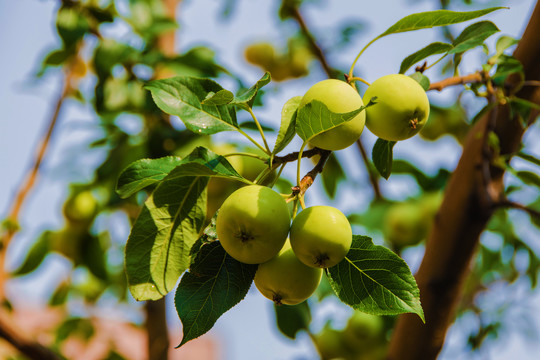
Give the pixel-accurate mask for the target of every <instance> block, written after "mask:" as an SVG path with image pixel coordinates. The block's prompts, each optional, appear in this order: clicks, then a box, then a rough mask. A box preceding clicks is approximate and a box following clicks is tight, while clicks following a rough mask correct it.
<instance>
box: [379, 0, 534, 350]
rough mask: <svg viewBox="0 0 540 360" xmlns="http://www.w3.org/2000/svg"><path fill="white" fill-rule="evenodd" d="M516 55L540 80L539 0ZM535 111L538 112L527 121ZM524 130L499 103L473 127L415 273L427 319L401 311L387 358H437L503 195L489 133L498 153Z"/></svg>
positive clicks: (513, 145)
mask: <svg viewBox="0 0 540 360" xmlns="http://www.w3.org/2000/svg"><path fill="white" fill-rule="evenodd" d="M514 56H515V57H516V58H517V59H518V60H520V61H521V62H522V64H523V66H524V72H525V79H526V80H538V79H540V66H539V64H540V3H537V4H536V7H535V9H534V11H533V14H532V16H531V19H530V21H529V24H528V26H527V28H526V30H525V33H524V35H523V38H522V40H521V42H520V43H519V45H518V47H517V49H516V51H515V52H514ZM517 96H518V97H521V98H524V99H527V100H529V101H532V102H535V103H537V104H540V88H539V87H532V86H526V87H523V88H522V89H521V90H520V91H519V92H518V94H517ZM537 115H538V112H534V113H533V114H532V115H531V118H530V119H528V120H529V123H530V122H532V121H533V120H534V118H535V117H536V116H537ZM525 130H526V129H525V128H524V127H523V126H522V124H521V122H520V121H519V120H518V119H517V118H512V117H511V116H510V111H509V107H508V106H507V105H498V106H497V107H495V108H494V109H493V110H492V111H491V112H490V113H489V114H487V115H486V116H484V117H483V118H482V119H481V120H479V121H478V122H477V123H476V124H475V125H474V127H473V128H472V129H471V130H470V133H469V135H468V138H467V140H466V142H465V145H464V148H463V154H462V156H461V158H460V161H459V163H458V166H457V168H456V169H455V171H454V173H453V174H452V177H451V179H450V181H449V184H448V186H447V189H446V192H445V197H444V201H443V203H442V206H441V208H440V210H439V213H438V214H437V217H436V219H435V223H434V226H433V229H432V231H431V234H430V236H429V239H428V241H427V244H426V252H425V255H424V258H423V260H422V263H421V265H420V268H419V270H418V273H417V274H416V281H417V282H418V286H419V288H420V296H421V301H422V306H423V308H424V312H425V317H426V323H425V324H423V323H422V322H421V321H420V320H419V318H418V316H416V315H412V314H405V315H401V316H400V317H399V319H398V322H397V325H396V328H395V331H394V335H393V337H392V340H391V343H390V349H389V354H388V359H393V360H394V359H395V360H398V359H399V360H407V359H411V360H413V359H414V360H424V359H435V358H436V357H437V356H438V354H439V352H440V351H441V348H442V346H443V343H444V340H445V337H446V332H447V330H448V327H449V325H450V324H451V322H452V320H453V318H454V316H455V311H456V308H457V306H458V304H459V301H460V297H461V293H462V290H463V285H464V281H465V279H466V278H467V275H468V274H469V271H470V264H471V259H472V258H473V256H474V254H475V250H476V249H477V247H478V243H479V238H480V234H481V233H482V231H483V230H484V229H485V227H486V225H487V223H488V221H489V219H490V217H491V215H492V214H493V212H494V210H495V208H496V203H497V201H500V200H502V199H503V198H504V183H503V175H504V171H503V170H501V169H500V168H494V167H491V166H490V163H491V159H492V157H493V156H495V155H494V154H493V153H492V151H491V149H490V148H489V147H488V146H487V136H488V134H489V132H490V131H494V132H495V134H496V135H497V136H498V137H499V140H500V147H501V148H500V154H501V155H511V154H513V153H515V152H516V151H517V150H518V149H519V146H520V143H521V138H522V136H523V133H524V131H525Z"/></svg>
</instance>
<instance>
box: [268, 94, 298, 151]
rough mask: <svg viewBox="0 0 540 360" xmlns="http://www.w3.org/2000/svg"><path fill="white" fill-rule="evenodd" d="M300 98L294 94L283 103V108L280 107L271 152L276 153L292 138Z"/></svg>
mask: <svg viewBox="0 0 540 360" xmlns="http://www.w3.org/2000/svg"><path fill="white" fill-rule="evenodd" d="M301 100H302V96H295V97H293V98H290V99H289V100H287V102H286V103H285V105H283V109H281V125H280V126H279V132H278V136H277V139H276V144H275V145H274V150H273V151H272V153H273V154H277V153H279V152H280V151H281V150H283V149H284V148H285V147H286V146H287V145H288V144H289V143H290V142H291V140H292V139H293V138H294V135H295V134H296V132H295V127H296V116H297V110H298V106H300V101H301Z"/></svg>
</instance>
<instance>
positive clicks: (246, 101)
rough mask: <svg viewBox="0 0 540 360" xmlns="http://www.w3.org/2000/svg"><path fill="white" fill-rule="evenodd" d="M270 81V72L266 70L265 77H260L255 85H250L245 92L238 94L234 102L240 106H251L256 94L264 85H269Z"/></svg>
mask: <svg viewBox="0 0 540 360" xmlns="http://www.w3.org/2000/svg"><path fill="white" fill-rule="evenodd" d="M269 82H270V73H269V72H265V73H264V75H263V77H262V78H260V79H259V80H258V81H257V82H256V83H255V85H253V86H252V87H250V88H249V89H248V90H247V91H246V92H245V93H243V94H242V95H240V96H237V97H235V98H234V101H233V102H232V104H234V105H239V106H242V107H244V106H247V107H251V106H252V105H253V101H254V100H255V96H256V95H257V92H258V91H259V89H261V88H262V87H263V86H265V85H267V84H268V83H269Z"/></svg>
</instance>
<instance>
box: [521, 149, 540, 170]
mask: <svg viewBox="0 0 540 360" xmlns="http://www.w3.org/2000/svg"><path fill="white" fill-rule="evenodd" d="M517 156H518V157H520V158H522V159H523V160H527V161H529V162H531V163H533V164H535V165H537V166H540V159H538V158H537V157H536V156H532V155H529V154H526V153H524V152H522V151H520V152H519V153H517Z"/></svg>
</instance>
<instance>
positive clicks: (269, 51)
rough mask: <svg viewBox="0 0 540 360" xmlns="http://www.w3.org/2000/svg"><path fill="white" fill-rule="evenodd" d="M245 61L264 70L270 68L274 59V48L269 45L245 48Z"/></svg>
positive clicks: (260, 44)
mask: <svg viewBox="0 0 540 360" xmlns="http://www.w3.org/2000/svg"><path fill="white" fill-rule="evenodd" d="M244 55H245V57H246V60H247V61H249V62H250V63H252V64H254V65H259V66H261V67H263V68H265V69H269V68H271V67H272V65H273V63H274V59H275V54H274V47H273V46H272V44H269V43H257V44H252V45H249V46H248V47H246V50H245V52H244Z"/></svg>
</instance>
